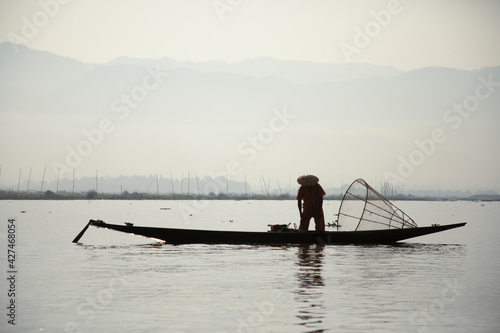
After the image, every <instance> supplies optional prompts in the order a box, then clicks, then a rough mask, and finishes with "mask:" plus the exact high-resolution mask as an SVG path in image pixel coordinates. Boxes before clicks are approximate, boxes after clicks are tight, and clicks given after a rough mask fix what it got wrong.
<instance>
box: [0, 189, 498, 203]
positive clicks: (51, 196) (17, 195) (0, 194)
mask: <svg viewBox="0 0 500 333" xmlns="http://www.w3.org/2000/svg"><path fill="white" fill-rule="evenodd" d="M385 197H386V198H387V199H389V200H407V201H455V200H469V201H500V195H484V196H479V195H474V196H470V197H446V198H442V197H431V196H423V197H420V196H415V195H410V194H401V193H398V192H396V193H393V194H392V195H391V193H389V194H386V195H385ZM0 200H295V195H289V194H269V195H267V194H255V193H252V194H248V195H245V194H238V193H229V194H226V193H218V194H215V193H213V192H210V193H209V194H203V195H196V194H172V193H169V194H152V193H139V192H132V193H130V192H128V191H124V192H123V193H121V194H120V193H98V192H96V191H94V190H92V191H88V192H78V193H72V192H59V193H54V192H53V191H50V190H49V191H45V192H43V193H40V192H38V193H36V192H29V193H27V192H15V191H0ZM325 200H342V195H340V194H334V195H327V196H325Z"/></svg>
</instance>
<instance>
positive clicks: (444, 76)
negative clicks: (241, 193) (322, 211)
mask: <svg viewBox="0 0 500 333" xmlns="http://www.w3.org/2000/svg"><path fill="white" fill-rule="evenodd" d="M17 47H18V50H19V52H18V53H14V49H13V47H12V45H11V44H10V43H2V44H0V110H2V111H1V112H2V117H3V119H4V120H3V121H9V124H13V125H9V126H10V128H3V129H4V132H5V134H4V135H8V134H7V132H8V133H10V134H11V135H12V134H13V133H23V135H25V136H26V135H28V136H30V137H31V138H32V139H33V140H31V141H29V143H28V142H26V143H25V144H24V145H22V144H21V141H20V140H18V141H19V142H18V143H17V144H18V145H19V146H20V147H19V148H17V149H19V150H20V151H21V152H23V155H22V156H26V157H25V159H26V160H28V157H29V158H30V159H32V160H35V161H37V163H42V166H43V165H50V164H51V163H53V161H59V162H60V163H62V162H61V161H64V160H65V158H66V159H67V151H68V149H69V148H68V147H70V148H72V149H76V147H77V146H76V145H77V144H79V143H81V142H83V140H85V137H84V136H83V134H82V131H83V130H84V129H85V130H87V131H91V130H92V129H95V128H97V127H98V126H99V124H100V121H102V120H103V119H106V120H109V121H111V123H112V125H113V131H115V129H116V131H115V132H113V133H114V134H113V135H112V136H110V139H109V140H108V139H107V140H105V142H104V144H103V145H102V146H100V147H99V149H96V150H95V153H92V155H91V156H90V157H89V158H86V159H85V161H84V164H82V165H85V163H90V164H92V165H93V170H95V168H96V166H98V165H102V163H105V161H107V162H109V163H111V162H112V164H113V163H114V165H113V166H110V167H109V170H113V173H112V174H113V175H114V176H117V174H116V173H118V174H135V173H137V172H138V171H136V170H139V169H141V170H143V169H142V168H144V167H145V166H148V167H149V166H151V169H149V170H148V171H146V172H145V173H144V174H149V173H155V172H157V171H156V170H158V169H159V168H160V167H161V168H162V170H177V171H178V172H180V171H182V170H195V171H199V172H200V174H203V171H202V170H200V169H198V168H199V167H203V168H205V169H208V170H211V171H214V172H218V171H220V170H221V166H220V165H221V163H226V162H227V161H228V159H234V158H237V159H238V162H239V163H240V164H242V165H243V164H245V163H247V161H249V160H251V156H252V155H250V152H251V150H250V148H251V149H254V152H258V153H259V154H260V155H259V162H260V163H262V165H260V164H258V163H254V164H252V168H253V169H254V170H255V171H254V173H255V175H254V178H255V179H258V175H259V174H261V173H263V172H262V171H261V169H262V168H263V167H266V166H269V167H272V166H273V165H274V164H276V163H278V164H280V165H282V166H285V165H286V167H287V168H288V167H289V165H292V164H295V165H294V168H296V169H297V170H295V169H291V168H290V170H289V172H290V173H287V174H286V177H287V178H288V177H289V176H292V175H295V174H296V173H299V172H301V171H300V170H305V169H308V168H310V164H309V162H308V161H307V159H303V160H300V159H298V158H297V156H301V154H304V153H305V152H310V151H311V148H312V147H314V148H315V153H314V154H315V157H314V158H315V159H316V160H318V159H325V160H326V159H328V161H330V160H332V161H333V160H335V162H332V161H330V162H329V163H330V164H328V163H324V165H323V166H321V167H322V168H323V169H322V170H323V172H324V173H325V174H330V173H332V171H334V172H335V173H340V174H347V176H346V177H353V178H354V177H358V176H359V172H357V173H356V174H355V175H352V176H351V175H350V172H351V170H352V169H353V168H352V166H356V167H358V168H359V169H360V170H361V171H362V172H365V170H367V169H371V165H372V163H374V165H377V167H378V168H379V169H378V171H376V172H377V175H380V174H383V173H384V172H385V171H388V170H389V171H391V172H396V171H397V170H396V168H397V166H398V163H400V162H399V161H400V160H401V158H408V154H409V153H411V152H412V151H413V150H415V149H416V148H415V143H414V142H415V140H423V139H426V138H428V137H429V136H430V135H431V133H432V131H433V130H434V129H435V128H441V129H443V130H444V132H445V134H446V137H447V138H452V139H453V140H449V141H448V142H447V145H448V146H447V150H446V152H444V153H441V154H440V155H439V156H438V158H436V159H434V160H432V161H434V162H429V163H426V164H425V169H422V170H423V171H422V172H421V173H419V174H421V177H422V179H425V178H429V177H434V178H436V177H437V178H443V177H448V180H447V182H455V179H460V178H461V177H464V175H465V174H466V173H467V167H466V165H468V164H471V163H482V165H485V168H486V169H488V170H489V171H488V172H489V173H488V172H485V173H484V175H480V176H481V177H482V178H483V180H482V182H483V183H487V182H489V178H492V177H493V178H494V177H495V176H491V175H490V176H489V178H488V176H487V175H488V174H492V172H493V170H496V169H495V168H496V165H497V164H496V163H498V161H497V160H496V157H495V156H497V155H492V154H491V151H496V150H497V148H498V147H497V146H496V143H497V142H498V140H499V139H500V138H499V131H498V125H497V124H498V123H499V120H500V113H498V105H499V104H500V94H498V93H495V94H489V95H488V98H485V99H482V100H477V103H480V105H479V104H478V105H475V106H474V107H475V108H478V111H472V112H468V111H466V112H464V111H462V113H458V111H453V110H452V109H453V107H454V105H457V104H463V103H464V102H465V101H469V102H474V103H475V100H474V99H470V98H473V97H474V94H475V93H476V92H477V87H478V85H484V82H488V81H491V82H493V86H492V87H489V88H487V87H483V88H481V89H482V90H481V91H482V92H483V94H484V93H489V90H488V89H493V90H495V89H497V90H499V89H498V87H497V86H496V85H498V84H497V83H495V82H498V80H499V78H500V67H490V68H482V69H479V70H475V71H463V70H457V69H453V68H443V67H429V68H422V69H417V70H413V71H408V72H402V71H399V70H397V69H395V68H392V67H384V66H374V65H370V64H358V63H351V64H324V63H323V64H318V63H312V62H300V61H283V60H276V59H271V58H257V59H249V60H245V61H241V62H236V63H231V64H229V63H226V62H223V61H211V62H200V63H195V62H189V61H176V60H173V59H171V58H168V57H164V58H161V59H157V60H153V59H133V58H128V57H120V58H117V59H114V60H113V61H111V62H109V63H105V64H89V63H82V62H79V61H76V60H73V59H69V58H65V57H60V56H57V55H54V54H50V53H48V52H44V51H38V50H33V49H29V48H27V47H25V46H22V45H18V46H17ZM481 80H482V81H481ZM488 85H491V83H489V84H488ZM476 99H477V98H476ZM479 106H480V108H479ZM462 107H463V106H462ZM276 108H278V109H280V110H284V109H286V110H288V111H287V112H289V113H290V114H292V115H293V117H292V118H293V119H294V120H293V122H292V123H293V126H290V128H288V127H287V131H285V132H284V133H283V134H281V133H278V132H276V133H275V134H276V137H278V134H279V137H280V139H277V140H274V141H273V144H272V147H270V148H269V149H266V150H263V149H260V148H259V146H255V148H252V146H251V143H250V142H249V141H248V140H249V139H248V138H250V137H251V136H254V137H255V136H256V135H258V134H260V133H264V132H262V130H265V129H266V128H267V127H269V126H270V121H272V120H273V119H274V118H275V117H276V113H275V111H273V110H274V109H276ZM462 123H466V124H467V125H466V126H462ZM12 126H16V128H14V127H12ZM7 129H8V130H9V131H5V130H7ZM16 135H17V134H16ZM272 135H273V137H271V138H270V140H272V139H273V138H274V134H272ZM242 144H243V147H246V150H244V151H245V152H247V153H248V154H245V153H242V150H238V147H242V146H241V145H242ZM99 145H100V142H99ZM144 147H154V148H155V149H154V150H146V149H144ZM91 148H92V149H94V148H93V147H91ZM31 150H33V151H31ZM261 151H262V153H261ZM18 156H19V153H18V152H16V150H12V151H2V157H3V159H2V162H3V164H4V167H5V166H6V165H7V164H8V163H9V161H12V160H16V159H17V158H18ZM228 156H229V157H228ZM282 156H287V157H288V162H286V161H285V160H284V159H282ZM398 156H399V157H398ZM424 156H427V155H424ZM492 156H493V157H492ZM398 158H399V159H398ZM492 158H495V159H494V160H493V161H492V160H490V159H492ZM429 160H430V161H431V159H429ZM38 161H41V162H38ZM360 161H366V165H364V164H363V165H360ZM250 162H252V161H250ZM19 163H20V162H19ZM25 163H29V164H24V165H25V166H24V167H25V168H26V167H27V166H31V165H32V163H33V162H25ZM287 163H288V164H287ZM457 163H459V164H460V165H461V166H462V169H461V171H460V173H458V172H457V173H456V174H454V172H456V171H455V170H456V168H455V166H456V165H457ZM4 170H5V169H4ZM450 170H451V172H450ZM275 172H278V171H275ZM14 173H15V172H14ZM89 173H92V172H89ZM208 173H209V172H207V171H205V174H208ZM79 174H82V173H79ZM495 174H497V173H495ZM377 175H376V176H374V177H382V176H377ZM269 177H271V176H269ZM492 182H493V183H494V182H495V180H494V179H493V180H492ZM11 183H17V179H15V176H14V177H12V180H11ZM497 183H498V182H497ZM253 186H254V187H256V186H257V185H256V184H255V183H254V184H253Z"/></svg>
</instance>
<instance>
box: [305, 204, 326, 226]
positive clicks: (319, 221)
mask: <svg viewBox="0 0 500 333" xmlns="http://www.w3.org/2000/svg"><path fill="white" fill-rule="evenodd" d="M314 223H315V224H316V228H315V229H316V231H325V215H324V214H323V209H321V213H318V214H317V215H315V216H314ZM308 224H309V223H308Z"/></svg>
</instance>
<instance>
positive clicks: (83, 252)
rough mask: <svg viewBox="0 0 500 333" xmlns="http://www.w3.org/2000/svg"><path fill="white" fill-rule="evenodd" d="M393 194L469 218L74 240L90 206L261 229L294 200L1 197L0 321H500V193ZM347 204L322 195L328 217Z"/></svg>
mask: <svg viewBox="0 0 500 333" xmlns="http://www.w3.org/2000/svg"><path fill="white" fill-rule="evenodd" d="M395 204H396V205H397V206H398V207H399V208H401V209H402V210H403V211H405V212H406V213H407V214H408V215H410V216H411V217H412V218H413V219H414V220H415V222H417V223H418V224H419V225H420V226H425V225H430V224H432V223H439V224H449V223H457V222H468V224H467V225H466V226H465V227H463V228H458V229H453V230H449V231H445V232H442V233H437V234H433V235H428V236H423V237H419V238H415V239H413V240H411V241H407V242H404V243H401V244H400V245H396V246H387V245H371V246H354V245H328V246H326V247H320V246H316V245H311V246H250V245H179V246H174V245H168V244H161V243H159V242H156V241H155V240H151V239H147V238H144V237H140V236H133V235H128V234H122V233H119V232H115V231H111V230H106V229H97V228H94V227H91V228H89V229H88V230H87V232H86V234H85V235H84V236H83V238H82V239H81V240H80V242H81V243H80V244H73V243H71V241H72V239H73V238H74V237H75V236H76V235H77V234H78V233H79V232H80V230H81V229H82V228H83V227H84V226H85V225H86V223H87V222H88V220H89V219H91V218H92V219H102V220H104V221H106V222H109V223H118V224H121V223H122V222H124V221H130V222H133V223H134V224H135V225H147V226H164V227H181V228H194V229H214V230H257V231H264V230H267V224H271V223H272V224H275V223H290V222H291V223H292V224H293V222H295V223H297V224H298V212H297V207H296V202H295V201H293V200H291V201H207V202H196V201H0V219H1V220H2V229H1V230H0V239H1V241H0V244H1V251H0V258H1V261H2V264H1V267H2V270H3V274H4V275H3V278H2V279H1V284H0V288H1V293H0V295H1V296H0V303H1V308H2V309H3V310H2V312H3V313H2V317H1V318H2V319H1V323H0V331H1V332H65V331H66V332H103V333H104V332H106V333H108V332H199V331H203V332H217V333H222V332H367V331H370V332H398V333H400V332H440V333H442V332H500V284H499V281H500V279H499V278H500V256H499V254H500V241H499V239H500V237H499V236H500V226H499V224H500V223H499V216H500V203H499V202H483V203H482V202H462V201H457V202H411V201H404V202H395ZM338 206H339V202H338V201H325V205H324V208H325V217H326V221H327V222H332V221H333V220H334V219H335V217H334V214H335V213H336V212H337V210H338ZM161 208H163V209H161ZM9 218H15V224H16V234H15V236H16V238H15V240H16V243H15V245H16V246H15V251H16V261H15V262H14V264H15V267H14V268H15V270H16V273H15V281H14V287H15V296H14V297H9V296H8V290H9V288H10V287H12V285H10V281H9V280H8V278H9V277H10V275H11V274H9V273H8V271H9V267H8V257H7V253H8V245H9V242H8V225H9V222H8V219H9ZM313 227H314V222H311V229H312V228H313ZM11 299H13V300H14V301H15V306H16V308H15V326H13V325H11V324H9V323H8V320H10V319H9V317H8V316H7V315H8V314H9V311H10V310H9V309H8V308H7V307H8V306H9V304H10V303H9V302H10V301H11Z"/></svg>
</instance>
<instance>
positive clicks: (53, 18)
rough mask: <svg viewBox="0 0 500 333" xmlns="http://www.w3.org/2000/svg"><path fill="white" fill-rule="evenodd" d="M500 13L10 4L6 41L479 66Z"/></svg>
mask: <svg viewBox="0 0 500 333" xmlns="http://www.w3.org/2000/svg"><path fill="white" fill-rule="evenodd" d="M60 2H61V3H65V2H67V4H60ZM41 4H46V5H43V6H42V5H41ZM43 7H45V10H44V11H45V12H47V13H48V14H49V15H44V14H40V12H41V11H42V10H43ZM42 13H43V12H42ZM387 13H389V14H390V16H387V15H385V14H387ZM499 17H500V1H497V0H489V1H486V0H474V1H472V0H471V1H464V0H438V1H436V0H418V1H417V0H416V1H410V0H400V1H397V0H395V1H389V0H383V1H374V0H370V1H336V0H315V1H308V0H252V1H248V0H247V1H245V0H177V1H176V0H170V1H166V0H142V1H136V0H106V1H99V0H85V1H77V0H72V1H68V0H64V1H63V0H40V1H38V0H36V1H35V0H18V1H4V0H3V1H1V3H0V39H1V40H2V41H5V40H11V39H12V38H13V37H12V36H13V35H12V34H11V35H9V33H13V34H16V35H17V36H20V37H22V38H24V37H25V36H26V37H28V38H24V40H23V43H24V44H26V45H27V46H29V47H31V48H35V49H40V50H47V51H50V52H52V53H55V54H58V55H63V56H68V57H71V58H74V59H78V60H82V61H86V62H106V61H110V60H112V59H113V58H115V57H118V56H121V55H127V56H130V57H140V58H153V59H156V58H160V57H163V56H169V57H172V58H174V59H177V60H194V61H203V60H225V61H228V62H233V61H238V60H242V59H246V58H252V57H260V56H270V57H275V58H278V59H293V60H310V61H316V62H336V63H343V62H346V61H348V60H349V61H354V62H369V63H372V64H376V65H391V66H394V67H397V68H399V69H403V70H411V69H415V68H420V67H426V66H446V67H453V68H459V69H468V70H470V69H474V68H481V67H484V66H490V65H498V62H499V59H500V43H498V36H500V20H499V19H498V18H499ZM26 20H28V21H29V22H31V23H33V24H35V28H36V29H37V30H38V31H35V32H34V33H31V32H32V30H30V29H28V28H24V30H23V27H24V26H26ZM377 20H378V21H377ZM373 22H379V24H378V27H379V28H377V25H374V24H373ZM37 25H38V27H37ZM357 29H359V30H357ZM358 31H363V32H367V33H368V34H369V35H370V34H371V36H368V38H369V41H368V42H367V41H366V40H363V39H358V40H356V36H357V32H358ZM23 32H24V34H23ZM356 42H357V45H356ZM347 44H349V45H351V46H353V47H355V48H356V49H357V50H358V51H359V52H357V53H352V52H351V53H349V52H346V51H345V50H344V51H342V49H341V46H342V45H344V49H346V48H347V49H348V50H350V51H352V49H349V46H346V45H347ZM365 44H367V45H365ZM357 46H359V47H357Z"/></svg>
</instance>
